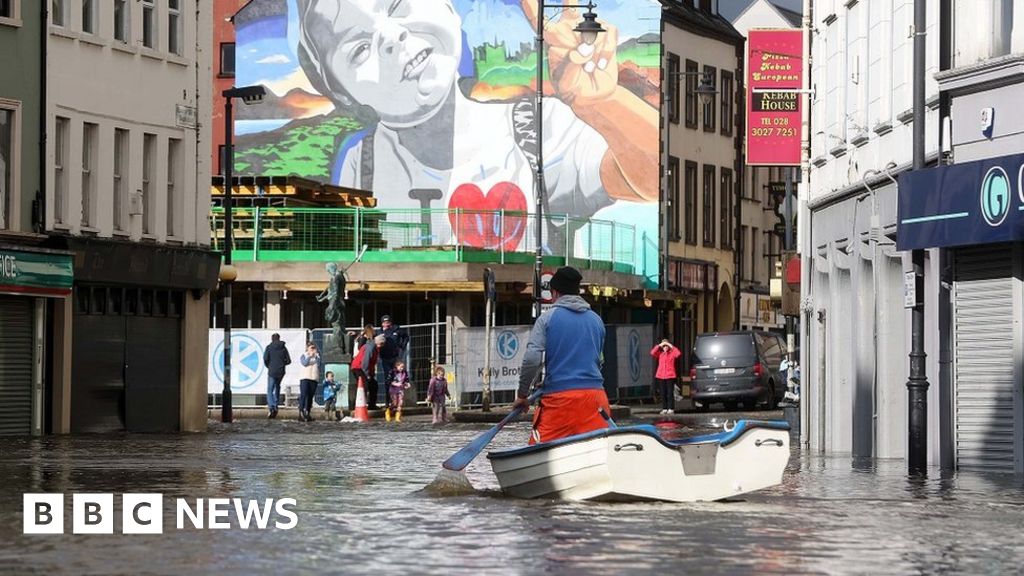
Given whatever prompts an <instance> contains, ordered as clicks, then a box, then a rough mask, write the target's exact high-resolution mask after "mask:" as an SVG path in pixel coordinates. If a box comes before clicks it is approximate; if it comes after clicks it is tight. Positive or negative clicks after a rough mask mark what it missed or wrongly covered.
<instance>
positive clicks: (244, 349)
mask: <svg viewBox="0 0 1024 576" xmlns="http://www.w3.org/2000/svg"><path fill="white" fill-rule="evenodd" d="M213 372H214V374H216V375H217V379H218V380H220V382H221V383H222V384H223V383H224V342H223V341H221V343H220V344H218V345H217V348H216V349H215V350H214V352H213ZM262 375H263V345H262V344H260V343H259V341H257V340H256V339H255V338H253V337H252V336H245V335H244V334H239V335H235V336H234V337H233V338H232V339H231V389H232V390H243V389H245V388H248V387H250V386H252V385H254V384H256V383H258V382H259V379H260V376H262Z"/></svg>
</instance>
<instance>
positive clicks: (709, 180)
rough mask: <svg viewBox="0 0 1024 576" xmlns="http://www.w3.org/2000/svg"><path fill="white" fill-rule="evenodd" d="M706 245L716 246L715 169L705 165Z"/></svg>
mask: <svg viewBox="0 0 1024 576" xmlns="http://www.w3.org/2000/svg"><path fill="white" fill-rule="evenodd" d="M703 208H704V245H705V246H712V247H713V246H714V245H715V167H714V166H712V165H710V164H705V165H704V206H703Z"/></svg>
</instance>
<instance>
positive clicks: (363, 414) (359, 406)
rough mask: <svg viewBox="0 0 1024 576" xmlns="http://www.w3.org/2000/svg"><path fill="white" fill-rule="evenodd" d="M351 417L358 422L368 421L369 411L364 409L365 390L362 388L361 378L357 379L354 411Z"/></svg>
mask: <svg viewBox="0 0 1024 576" xmlns="http://www.w3.org/2000/svg"><path fill="white" fill-rule="evenodd" d="M352 417H353V418H355V419H356V420H359V421H360V422H369V421H370V411H369V410H367V409H366V389H365V388H363V377H362V376H360V377H359V384H358V387H357V388H356V409H355V411H354V412H352Z"/></svg>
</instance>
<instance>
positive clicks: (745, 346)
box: [693, 334, 756, 364]
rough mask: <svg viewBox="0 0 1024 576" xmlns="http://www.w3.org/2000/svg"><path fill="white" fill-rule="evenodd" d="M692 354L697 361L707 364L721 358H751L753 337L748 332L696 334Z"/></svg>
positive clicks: (753, 354) (752, 355) (752, 354)
mask: <svg viewBox="0 0 1024 576" xmlns="http://www.w3.org/2000/svg"><path fill="white" fill-rule="evenodd" d="M693 354H694V356H695V357H696V360H697V362H699V363H701V364H708V363H710V362H712V361H713V360H719V359H722V358H752V357H754V356H755V355H756V354H755V353H754V339H753V338H751V337H750V334H723V335H721V336H711V335H708V336H698V337H697V345H696V346H695V347H694V350H693Z"/></svg>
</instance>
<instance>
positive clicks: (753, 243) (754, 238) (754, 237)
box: [749, 228, 761, 280]
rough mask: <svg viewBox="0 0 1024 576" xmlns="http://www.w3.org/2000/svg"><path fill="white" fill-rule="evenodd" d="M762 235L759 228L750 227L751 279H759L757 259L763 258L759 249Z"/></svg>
mask: <svg viewBox="0 0 1024 576" xmlns="http://www.w3.org/2000/svg"><path fill="white" fill-rule="evenodd" d="M760 235H761V231H760V230H758V229H757V228H751V229H750V276H749V278H750V280H756V279H757V261H758V259H759V258H761V255H760V254H759V253H758V251H757V244H758V236H760Z"/></svg>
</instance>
